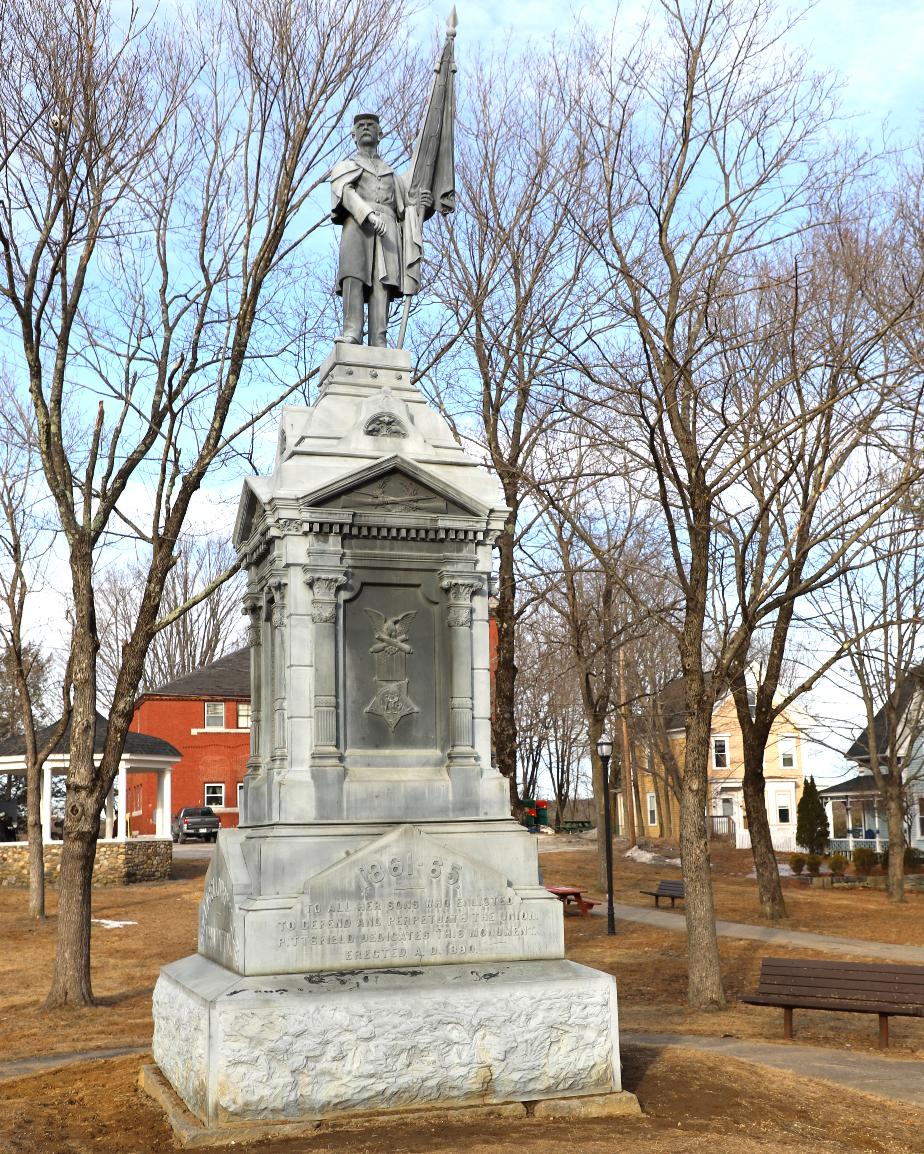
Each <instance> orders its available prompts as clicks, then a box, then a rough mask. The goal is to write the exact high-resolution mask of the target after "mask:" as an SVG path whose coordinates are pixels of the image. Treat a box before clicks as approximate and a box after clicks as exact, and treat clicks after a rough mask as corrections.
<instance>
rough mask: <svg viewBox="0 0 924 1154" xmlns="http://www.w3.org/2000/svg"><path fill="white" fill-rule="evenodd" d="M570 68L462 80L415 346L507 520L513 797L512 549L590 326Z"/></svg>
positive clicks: (508, 762)
mask: <svg viewBox="0 0 924 1154" xmlns="http://www.w3.org/2000/svg"><path fill="white" fill-rule="evenodd" d="M573 65H574V61H573V60H570V59H568V58H566V57H564V56H562V55H556V54H554V53H549V52H539V51H536V50H534V49H527V50H525V51H523V52H521V53H519V54H517V55H514V54H513V53H510V52H507V53H504V54H502V55H500V56H498V57H495V58H492V59H489V60H486V61H483V62H481V63H479V64H478V65H476V67H475V68H474V69H471V70H467V71H466V75H465V77H464V78H462V87H461V94H460V101H459V126H458V131H457V137H456V141H457V152H458V160H457V193H458V197H459V201H460V206H461V209H462V211H460V212H457V213H456V214H455V217H454V218H453V220H452V222H451V224H450V227H449V229H448V231H447V232H446V234H445V235H443V236H439V235H438V236H436V237H435V240H434V245H435V247H436V249H437V257H436V260H435V262H434V264H435V267H436V268H437V270H438V272H437V275H436V276H435V278H434V281H433V284H432V295H433V296H434V297H435V299H436V300H437V301H438V302H439V304H440V305H441V306H442V309H443V312H442V316H441V318H440V321H439V323H438V324H437V325H436V326H434V329H433V331H431V332H430V334H429V339H428V341H427V343H426V345H425V346H424V347H422V348H421V350H420V353H421V362H422V366H423V368H422V371H426V367H427V365H430V364H433V365H434V366H435V368H434V373H433V378H432V382H431V386H432V391H433V394H434V396H435V399H436V400H437V401H438V403H440V404H441V405H443V406H444V407H445V408H446V409H448V410H451V411H452V413H453V414H454V418H455V426H456V428H457V430H458V432H459V435H460V436H469V437H471V438H473V439H474V441H475V442H476V444H477V445H478V446H480V447H481V448H482V450H483V452H484V454H485V456H486V457H487V459H488V461H489V462H490V464H491V466H492V467H493V468H494V470H495V472H496V473H497V475H498V477H499V478H500V482H501V486H502V488H503V492H504V498H505V501H506V503H507V506H508V508H509V509H510V513H509V515H508V517H507V521H506V523H505V525H504V529H503V531H502V532H501V534H500V536H499V537H498V540H497V549H498V558H499V559H498V584H497V590H496V607H495V610H494V618H495V621H496V623H497V674H496V681H495V698H494V746H495V752H496V756H497V763H498V767H499V769H500V770H501V772H502V773H503V774H504V775H505V776H506V777H507V778H508V780H509V783H510V798H511V803H512V804H513V807H514V809H516V808H517V807H518V805H519V798H518V796H517V774H516V762H517V727H516V678H517V672H518V662H517V655H516V621H517V615H518V613H519V611H520V610H521V609H522V608H523V606H522V604H521V602H520V600H519V599H518V576H517V566H516V559H515V558H516V551H517V546H518V543H519V542H520V541H521V540H522V539H523V535H524V533H525V532H527V531H528V527H529V524H530V523H531V521H532V516H531V514H530V511H529V506H528V494H529V491H530V473H531V470H532V469H533V468H534V462H535V460H536V459H537V456H538V446H539V444H540V443H541V441H542V438H543V437H544V436H545V435H546V434H547V432H548V430H549V428H550V427H551V426H552V425H553V424H554V422H555V420H556V413H557V411H558V409H559V407H560V399H561V387H560V380H561V375H562V371H563V364H564V359H565V349H566V346H567V343H568V341H569V340H570V339H571V337H572V336H573V334H574V333H575V332H576V331H577V330H578V329H579V327H580V325H581V323H582V318H583V317H584V315H585V311H586V310H585V300H584V296H583V292H582V288H581V284H582V269H583V265H584V262H585V259H586V255H587V253H588V245H587V244H586V242H585V241H583V240H582V239H581V238H580V237H579V236H578V235H577V234H576V233H575V232H574V230H573V229H571V228H569V227H568V207H567V206H568V200H569V191H568V190H569V189H571V188H572V187H574V186H575V185H576V184H579V183H580V180H581V172H582V160H581V156H580V152H579V150H578V148H577V145H576V140H575V137H574V135H573V133H572V132H571V131H570V128H569V125H568V111H567V108H566V107H565V106H564V104H563V93H564V92H565V91H567V85H566V84H565V83H564V82H563V76H564V75H566V74H567V73H568V70H569V69H570V68H572V67H573Z"/></svg>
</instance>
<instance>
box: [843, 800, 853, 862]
mask: <svg viewBox="0 0 924 1154" xmlns="http://www.w3.org/2000/svg"><path fill="white" fill-rule="evenodd" d="M844 809H845V810H846V812H847V852H848V853H849V854H851V855H852V854H853V814H852V813H851V812H850V798H849V797H845V798H844Z"/></svg>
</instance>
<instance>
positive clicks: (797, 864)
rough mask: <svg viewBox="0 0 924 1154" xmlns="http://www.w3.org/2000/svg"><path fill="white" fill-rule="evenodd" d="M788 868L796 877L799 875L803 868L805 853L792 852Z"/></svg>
mask: <svg viewBox="0 0 924 1154" xmlns="http://www.w3.org/2000/svg"><path fill="white" fill-rule="evenodd" d="M789 868H790V869H791V870H792V872H793V873H794V874H795V875H796V877H799V875H800V874H801V873H802V871H803V870H804V869H805V854H804V853H794V854H793V855H792V857H791V858H790V859H789Z"/></svg>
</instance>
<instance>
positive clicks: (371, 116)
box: [353, 112, 382, 127]
mask: <svg viewBox="0 0 924 1154" xmlns="http://www.w3.org/2000/svg"><path fill="white" fill-rule="evenodd" d="M361 120H374V121H375V123H376V124H378V125H379V127H381V124H382V122H381V121H380V120H379V118H378V114H377V113H375V112H357V113H356V115H355V116H354V117H353V125H354V127H355V126H356V125H357V124H359V122H360V121H361Z"/></svg>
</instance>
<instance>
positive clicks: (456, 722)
mask: <svg viewBox="0 0 924 1154" xmlns="http://www.w3.org/2000/svg"><path fill="white" fill-rule="evenodd" d="M440 578H441V580H440V588H441V589H443V590H445V592H446V594H447V598H446V602H447V604H446V624H447V625H448V626H449V646H450V662H451V664H450V681H449V713H450V721H449V739H450V745H449V761H450V763H451V764H460V763H461V764H468V765H477V764H478V754H477V753H476V751H475V746H474V731H473V724H472V715H473V701H472V596H473V595H474V594H475V593H477V592H478V591H479V590H481V589H482V588H483V582H482V580H481V578H480V577H476V576H474V575H470V574H458V573H445V572H444V573H441V574H440Z"/></svg>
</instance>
